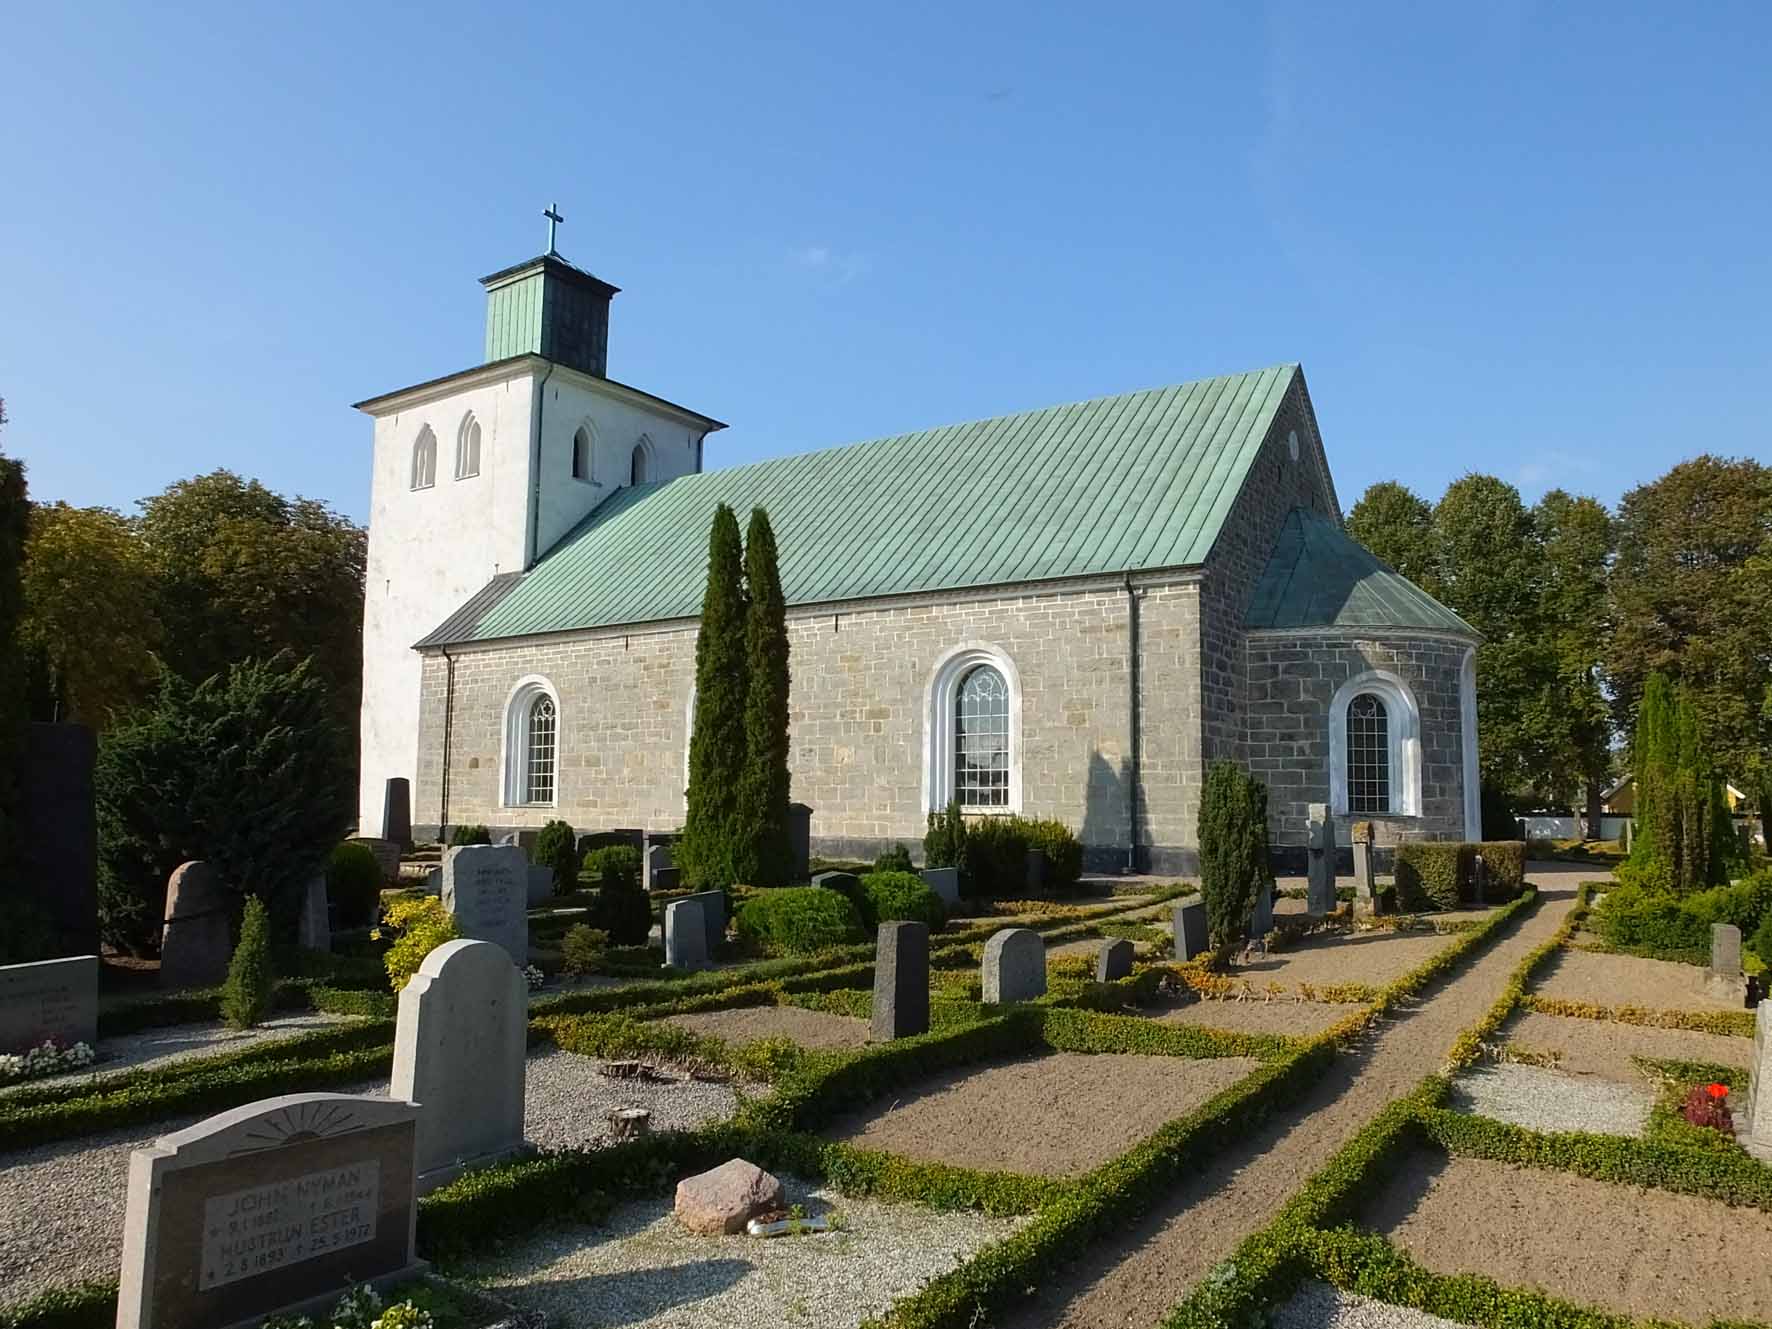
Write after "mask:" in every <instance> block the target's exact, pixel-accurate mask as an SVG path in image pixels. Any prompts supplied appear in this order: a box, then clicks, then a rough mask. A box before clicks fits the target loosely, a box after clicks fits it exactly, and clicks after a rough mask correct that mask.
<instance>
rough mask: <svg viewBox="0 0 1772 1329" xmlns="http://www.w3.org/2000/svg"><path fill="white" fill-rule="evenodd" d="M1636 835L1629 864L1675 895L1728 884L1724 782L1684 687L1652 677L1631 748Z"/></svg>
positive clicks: (1731, 848) (1730, 837)
mask: <svg viewBox="0 0 1772 1329" xmlns="http://www.w3.org/2000/svg"><path fill="white" fill-rule="evenodd" d="M1631 762H1632V768H1633V769H1632V774H1633V775H1634V776H1635V778H1636V783H1637V789H1636V804H1635V813H1634V816H1635V820H1636V829H1637V837H1636V842H1635V844H1634V845H1633V846H1632V848H1631V858H1630V861H1631V864H1632V865H1633V866H1635V867H1639V868H1643V869H1652V870H1654V872H1655V874H1656V876H1655V878H1654V879H1656V880H1659V881H1660V882H1661V883H1662V884H1663V885H1664V886H1667V887H1671V888H1672V889H1673V890H1675V891H1677V892H1681V893H1684V892H1687V891H1697V890H1703V889H1704V888H1705V887H1706V886H1712V885H1722V884H1726V883H1727V882H1728V880H1729V869H1730V867H1731V865H1732V864H1734V863H1735V862H1736V860H1737V858H1738V856H1739V847H1738V846H1737V845H1736V843H1735V839H1734V832H1733V827H1732V823H1731V821H1730V817H1729V807H1728V802H1727V800H1726V799H1725V797H1724V792H1723V785H1722V781H1721V780H1720V779H1719V778H1718V776H1717V772H1716V766H1715V763H1714V762H1713V760H1712V758H1711V754H1710V748H1709V746H1708V744H1707V743H1706V742H1705V736H1704V731H1703V728H1702V725H1701V722H1700V720H1699V718H1698V707H1697V706H1696V705H1695V704H1694V702H1693V700H1692V697H1691V695H1690V694H1689V693H1688V692H1687V691H1686V689H1685V688H1683V687H1675V686H1674V685H1673V684H1672V683H1670V682H1669V681H1668V680H1667V678H1666V676H1664V675H1662V674H1659V673H1657V674H1651V675H1650V676H1649V678H1648V680H1647V682H1646V683H1645V685H1644V688H1643V700H1642V702H1641V703H1640V705H1639V706H1638V709H1637V730H1636V734H1635V735H1634V737H1633V741H1632V744H1631Z"/></svg>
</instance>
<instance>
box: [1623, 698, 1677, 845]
mask: <svg viewBox="0 0 1772 1329" xmlns="http://www.w3.org/2000/svg"><path fill="white" fill-rule="evenodd" d="M1673 709H1674V704H1673V687H1672V685H1671V684H1670V683H1669V682H1668V681H1667V676H1666V675H1665V674H1651V675H1649V678H1648V681H1647V682H1646V683H1645V684H1644V685H1643V699H1642V701H1640V702H1639V703H1638V704H1637V728H1636V732H1635V733H1634V734H1633V735H1632V736H1631V775H1632V777H1633V778H1634V779H1635V781H1636V795H1635V799H1634V802H1633V804H1632V817H1633V819H1634V820H1635V822H1636V828H1635V829H1636V838H1635V840H1634V841H1633V842H1632V844H1631V862H1633V863H1637V864H1643V865H1647V864H1650V863H1654V862H1657V861H1659V860H1660V858H1661V853H1662V851H1661V849H1660V847H1659V843H1658V842H1659V841H1660V840H1661V838H1662V835H1663V833H1664V828H1663V827H1662V825H1661V817H1662V810H1663V808H1664V806H1665V805H1666V803H1667V801H1668V799H1669V798H1671V796H1672V790H1671V789H1669V788H1668V784H1669V782H1670V781H1671V779H1672V778H1673V771H1672V769H1671V756H1672V754H1671V753H1670V752H1669V748H1670V747H1671V746H1672V736H1673V722H1674V717H1673Z"/></svg>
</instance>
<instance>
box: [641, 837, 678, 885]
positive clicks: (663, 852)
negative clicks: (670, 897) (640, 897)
mask: <svg viewBox="0 0 1772 1329" xmlns="http://www.w3.org/2000/svg"><path fill="white" fill-rule="evenodd" d="M676 866H677V860H676V856H675V855H673V854H672V852H671V846H670V845H669V844H664V843H660V842H659V841H657V840H653V841H650V842H649V843H648V844H647V846H646V876H645V882H646V889H647V890H649V891H668V890H670V889H671V887H670V886H666V885H664V884H662V883H661V882H660V881H659V874H660V873H663V872H672V871H674V870H675V868H676ZM672 885H675V882H673V883H672Z"/></svg>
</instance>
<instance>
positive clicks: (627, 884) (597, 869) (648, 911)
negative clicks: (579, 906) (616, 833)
mask: <svg viewBox="0 0 1772 1329" xmlns="http://www.w3.org/2000/svg"><path fill="white" fill-rule="evenodd" d="M640 868H641V858H640V851H639V850H638V849H636V848H634V846H633V845H631V844H612V845H605V846H604V847H603V848H601V849H593V850H591V852H590V853H588V854H586V855H585V872H586V874H587V875H589V876H592V877H595V878H596V879H597V898H596V901H595V902H594V903H593V904H592V905H591V923H592V924H593V925H594V926H595V927H597V928H599V929H601V930H602V931H603V932H606V933H607V934H608V935H609V941H610V943H611V944H613V945H616V946H644V945H645V944H646V938H647V937H648V936H650V935H651V933H652V902H651V899H650V897H649V896H648V895H647V894H646V888H645V887H644V886H642V885H641V884H640Z"/></svg>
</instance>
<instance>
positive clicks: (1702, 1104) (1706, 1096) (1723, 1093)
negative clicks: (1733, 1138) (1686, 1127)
mask: <svg viewBox="0 0 1772 1329" xmlns="http://www.w3.org/2000/svg"><path fill="white" fill-rule="evenodd" d="M1680 1111H1681V1115H1682V1116H1684V1117H1685V1118H1686V1120H1687V1121H1689V1122H1690V1123H1691V1124H1692V1125H1694V1126H1708V1127H1710V1128H1711V1129H1712V1130H1716V1131H1721V1132H1722V1133H1723V1134H1724V1135H1733V1134H1735V1119H1734V1117H1733V1116H1732V1115H1731V1113H1730V1111H1729V1086H1728V1085H1726V1084H1699V1085H1693V1086H1692V1091H1691V1092H1690V1093H1689V1094H1687V1095H1686V1102H1685V1105H1684V1107H1682V1108H1681V1110H1680Z"/></svg>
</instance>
